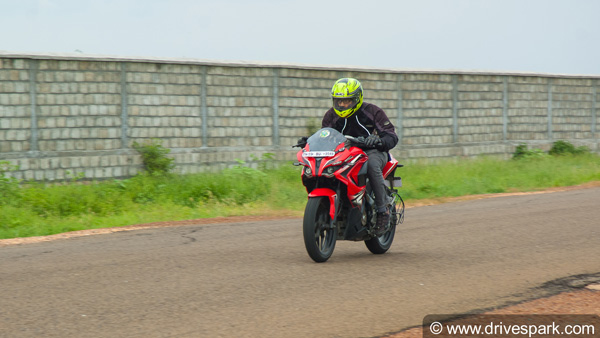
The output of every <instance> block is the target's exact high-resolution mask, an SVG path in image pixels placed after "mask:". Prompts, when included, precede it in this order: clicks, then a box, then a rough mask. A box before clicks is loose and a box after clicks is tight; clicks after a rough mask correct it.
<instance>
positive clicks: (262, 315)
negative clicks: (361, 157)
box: [0, 188, 600, 338]
mask: <svg viewBox="0 0 600 338" xmlns="http://www.w3.org/2000/svg"><path fill="white" fill-rule="evenodd" d="M301 226H302V221H301V219H287V220H270V221H261V222H249V223H226V224H208V225H187V226H178V227H169V228H156V229H143V230H136V231H127V232H117V233H113V234H108V235H96V236H85V237H77V238H71V239H64V240H56V241H51V242H43V243H35V244H23V245H10V246H0V290H1V297H0V337H11V338H12V337H61V338H64V337H80V338H81V337H111V338H112V337H145V338H147V337H375V336H382V335H385V334H386V333H390V332H397V331H400V330H402V329H404V328H407V327H411V326H415V325H419V324H420V323H421V321H422V319H423V317H424V316H425V315H427V314H438V313H467V312H471V311H476V310H481V309H491V308H495V307H499V306H504V305H507V304H510V303H512V302H518V301H523V300H528V299H532V298H535V297H539V296H544V295H547V294H548V293H549V292H554V291H552V290H548V288H543V287H541V286H543V285H544V283H547V282H548V281H551V280H555V279H559V278H564V277H567V276H573V275H579V274H596V273H598V272H600V258H599V257H600V245H599V242H600V188H589V189H581V190H572V191H565V192H555V193H548V194H533V195H523V196H513V197H497V198H489V199H481V200H475V201H467V202H456V203H448V204H442V205H436V206H428V207H418V208H410V209H408V210H407V212H406V220H405V223H404V224H403V225H401V226H400V227H399V228H398V230H397V232H396V240H395V242H394V244H393V246H392V248H391V249H390V251H389V252H388V253H387V254H385V255H378V256H376V255H373V254H371V253H369V251H368V250H367V249H366V247H365V246H364V244H363V243H361V242H345V241H342V242H338V244H337V247H336V249H335V252H334V254H333V256H332V258H331V259H330V260H329V261H328V262H327V263H323V264H317V263H314V262H313V261H312V260H311V259H310V258H309V257H308V255H307V254H306V252H305V250H304V244H303V240H302V232H301Z"/></svg>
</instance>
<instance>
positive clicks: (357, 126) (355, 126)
mask: <svg viewBox="0 0 600 338" xmlns="http://www.w3.org/2000/svg"><path fill="white" fill-rule="evenodd" d="M322 127H323V128H326V127H330V128H333V129H336V130H337V131H339V132H341V133H342V134H344V135H350V136H354V137H359V136H364V137H367V136H369V135H371V134H373V133H375V134H377V135H379V137H380V138H381V142H382V146H381V147H380V148H379V150H380V151H389V150H390V149H392V148H394V147H395V146H396V144H398V135H396V131H395V128H394V125H393V124H392V122H390V119H389V118H388V117H387V115H386V114H385V112H384V111H383V109H381V108H379V107H377V106H376V105H374V104H371V103H367V102H363V104H362V106H361V107H360V109H359V110H357V111H356V112H355V113H354V114H352V115H351V116H350V117H348V118H342V117H340V116H339V115H338V114H336V113H335V111H334V110H333V108H330V109H329V110H328V111H327V112H326V113H325V116H324V117H323V122H322Z"/></svg>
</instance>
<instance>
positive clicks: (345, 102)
mask: <svg viewBox="0 0 600 338" xmlns="http://www.w3.org/2000/svg"><path fill="white" fill-rule="evenodd" d="M356 104H358V98H356V97H334V98H333V108H334V109H335V110H338V111H344V110H349V109H352V108H354V107H356Z"/></svg>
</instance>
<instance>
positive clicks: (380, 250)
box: [365, 203, 397, 255]
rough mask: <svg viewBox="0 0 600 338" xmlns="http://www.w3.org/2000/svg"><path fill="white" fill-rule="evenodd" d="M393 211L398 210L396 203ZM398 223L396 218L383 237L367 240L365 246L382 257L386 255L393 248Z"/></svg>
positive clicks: (391, 221)
mask: <svg viewBox="0 0 600 338" xmlns="http://www.w3.org/2000/svg"><path fill="white" fill-rule="evenodd" d="M392 210H396V203H394V204H392ZM396 224H397V221H396V219H395V218H394V217H391V219H390V228H389V229H388V231H386V232H385V233H384V234H383V235H381V236H379V237H375V238H371V239H367V240H365V245H366V246H367V248H368V249H369V251H371V252H372V253H374V254H376V255H381V254H384V253H386V252H387V251H388V250H389V249H390V247H391V246H392V242H393V241H394V235H395V234H396Z"/></svg>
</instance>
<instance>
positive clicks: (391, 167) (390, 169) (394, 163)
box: [383, 154, 398, 179]
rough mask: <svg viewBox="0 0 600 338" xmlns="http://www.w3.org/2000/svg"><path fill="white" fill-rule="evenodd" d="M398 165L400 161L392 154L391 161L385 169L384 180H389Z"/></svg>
mask: <svg viewBox="0 0 600 338" xmlns="http://www.w3.org/2000/svg"><path fill="white" fill-rule="evenodd" d="M397 165H398V161H397V160H396V159H395V158H394V156H392V154H390V160H389V161H388V162H387V163H386V164H385V166H384V167H383V178H384V179H385V178H387V177H388V176H389V175H390V174H391V173H393V172H394V169H396V166H397Z"/></svg>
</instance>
